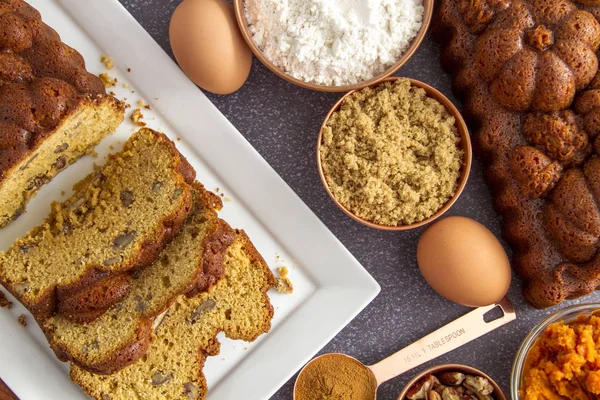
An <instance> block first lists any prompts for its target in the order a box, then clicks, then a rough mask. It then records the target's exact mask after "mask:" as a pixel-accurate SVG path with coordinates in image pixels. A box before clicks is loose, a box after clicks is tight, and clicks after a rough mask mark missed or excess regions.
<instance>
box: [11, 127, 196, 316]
mask: <svg viewBox="0 0 600 400" xmlns="http://www.w3.org/2000/svg"><path fill="white" fill-rule="evenodd" d="M194 177H195V172H194V170H193V169H192V167H191V166H190V165H189V163H188V162H187V161H186V160H185V158H184V157H183V156H182V155H181V154H180V153H179V152H178V151H177V149H176V148H175V145H174V144H173V143H172V142H171V141H170V140H169V139H168V138H167V137H166V136H165V135H163V134H159V133H157V132H154V131H152V130H150V129H142V130H140V131H138V132H137V133H135V134H133V135H132V137H131V138H130V139H129V140H128V141H127V142H126V143H125V145H124V148H123V150H122V151H121V152H120V153H117V154H115V155H112V156H111V157H110V158H109V160H108V161H107V163H106V164H105V165H104V166H103V167H101V168H99V169H97V170H96V171H95V172H93V173H92V174H90V175H89V176H88V177H87V178H85V179H84V180H83V181H82V182H80V183H78V184H77V185H75V187H74V189H75V193H74V194H73V195H72V196H71V197H70V198H69V199H67V200H66V201H65V202H63V203H54V204H53V205H52V211H51V213H50V216H49V217H48V218H46V220H45V221H44V222H43V223H42V225H41V226H39V227H37V228H34V229H33V230H32V231H30V232H29V233H28V234H27V235H26V236H25V237H23V238H21V239H19V240H18V241H17V242H16V243H15V244H14V245H13V246H11V248H10V249H9V250H8V251H7V252H6V253H1V254H0V283H1V284H2V285H3V286H4V287H5V288H6V289H8V290H9V291H10V292H11V293H12V294H13V295H14V296H15V297H17V298H18V299H19V300H20V301H21V302H22V303H23V304H24V305H25V306H26V307H27V308H28V309H29V310H30V311H31V312H32V313H33V315H34V316H35V317H36V319H38V320H44V319H45V318H47V317H49V316H51V315H53V314H54V313H56V312H59V313H61V314H63V315H64V316H66V317H68V318H71V319H72V320H75V321H77V322H89V321H91V320H93V319H95V318H97V317H99V316H100V315H102V314H103V313H104V312H105V311H106V310H107V309H108V307H110V306H111V305H112V304H114V303H116V302H117V301H119V300H121V299H122V298H123V297H124V296H125V295H126V294H127V293H128V291H129V288H130V286H131V277H130V273H131V272H133V271H135V270H139V269H142V268H143V267H145V266H147V265H148V264H149V263H151V262H152V261H153V260H154V259H155V258H156V256H157V255H158V253H159V252H160V251H161V250H162V248H163V247H164V246H165V245H166V244H167V243H168V242H169V241H170V240H171V239H172V238H173V236H174V235H175V234H177V233H178V232H179V231H180V229H181V227H182V226H183V224H184V222H185V218H186V217H187V215H188V214H189V212H190V210H191V207H192V188H191V186H190V184H191V183H192V182H193V180H194Z"/></svg>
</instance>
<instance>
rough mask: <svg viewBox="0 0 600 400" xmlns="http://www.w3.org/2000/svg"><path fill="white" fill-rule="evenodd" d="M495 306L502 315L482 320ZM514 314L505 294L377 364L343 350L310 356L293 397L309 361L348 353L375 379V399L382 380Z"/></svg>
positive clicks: (508, 320)
mask: <svg viewBox="0 0 600 400" xmlns="http://www.w3.org/2000/svg"><path fill="white" fill-rule="evenodd" d="M496 307H499V308H500V310H501V311H502V314H503V315H502V316H501V317H500V318H497V319H495V320H493V321H490V322H485V321H484V315H485V314H486V313H488V312H489V311H491V310H493V309H495V308H496ZM516 317H517V315H516V313H515V310H514V308H513V305H512V304H511V302H510V300H508V299H507V298H506V297H504V298H503V299H502V300H500V301H499V302H498V303H496V304H492V305H489V306H485V307H479V308H476V309H474V310H473V311H470V312H469V313H467V314H465V315H463V316H462V317H460V318H458V319H456V320H454V321H452V322H450V323H449V324H447V325H445V326H443V327H441V328H440V329H438V330H436V331H435V332H433V333H430V334H429V335H427V336H425V337H423V338H422V339H419V340H417V341H416V342H414V343H413V344H411V345H409V346H407V347H405V348H403V349H402V350H400V351H398V352H397V353H395V354H392V355H391V356H389V357H387V358H386V359H384V360H382V361H380V362H378V363H377V364H373V365H364V364H363V363H361V362H360V361H358V360H356V359H355V358H353V357H350V356H348V355H345V354H342V353H329V354H323V355H321V356H319V357H316V358H314V359H312V360H311V361H310V362H309V363H308V364H306V365H305V366H304V368H302V370H301V371H300V374H299V375H298V378H297V379H296V384H295V386H294V400H301V399H299V398H298V397H297V393H298V381H300V379H301V377H302V374H303V373H304V372H305V371H306V369H307V367H308V366H309V365H311V364H312V363H314V362H315V361H316V360H319V359H321V358H322V357H347V358H349V359H351V360H353V361H355V362H356V363H358V364H359V365H360V366H362V367H363V368H364V369H365V370H366V371H367V372H368V373H369V374H370V375H371V376H372V378H374V380H375V382H376V385H374V387H373V399H375V396H376V392H377V387H379V385H381V384H382V383H384V382H386V381H388V380H390V379H392V378H395V377H397V376H398V375H401V374H403V373H404V372H406V371H409V370H411V369H413V368H415V367H417V366H419V365H421V364H424V363H426V362H428V361H431V360H433V359H434V358H437V357H439V356H441V355H443V354H445V353H448V352H449V351H452V350H454V349H456V348H458V347H460V346H462V345H464V344H466V343H468V342H470V341H472V340H474V339H477V338H478V337H481V336H483V335H485V334H486V333H489V332H491V331H493V330H494V329H497V328H499V327H501V326H503V325H506V324H508V323H509V322H511V321H514V320H515V319H516Z"/></svg>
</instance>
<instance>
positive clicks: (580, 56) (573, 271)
mask: <svg viewBox="0 0 600 400" xmlns="http://www.w3.org/2000/svg"><path fill="white" fill-rule="evenodd" d="M500 3H502V7H501V8H502V9H499V8H498V7H497V6H498V4H500ZM464 4H470V5H471V6H473V7H480V8H481V9H482V10H484V9H485V10H488V11H489V10H493V12H490V13H488V14H489V15H488V14H485V13H483V14H477V13H471V14H472V15H476V16H478V17H481V16H482V15H484V14H485V15H487V17H486V18H484V19H485V20H482V19H476V21H471V20H469V18H468V16H465V10H464V9H461V5H464ZM463 8H464V7H463ZM578 9H579V10H578ZM581 9H585V10H586V11H589V12H590V13H591V14H588V13H586V12H584V11H581ZM471 14H470V15H471ZM592 15H594V16H595V18H599V17H600V9H599V8H594V7H583V6H582V5H581V2H574V1H570V0H556V1H554V2H542V1H538V0H511V1H504V0H503V1H502V2H499V0H478V1H469V0H442V2H441V4H440V5H439V8H438V18H437V21H438V24H437V26H436V27H435V32H436V38H437V39H438V40H439V41H441V42H442V43H443V45H444V47H443V51H442V55H441V60H442V64H443V65H444V67H445V68H447V69H449V70H451V71H452V72H453V75H454V86H453V88H454V90H455V92H456V93H457V95H459V96H461V97H462V98H463V100H464V114H465V116H466V117H467V118H468V119H469V120H470V123H471V124H472V126H473V127H474V136H475V138H476V140H475V144H476V145H477V150H478V151H479V153H480V154H481V155H482V156H483V159H484V160H485V162H486V170H485V177H486V180H487V181H488V183H489V184H490V186H491V187H492V188H493V191H494V204H495V207H496V209H497V210H498V211H499V212H500V213H501V214H502V216H503V236H504V237H505V239H506V240H507V241H508V242H509V243H511V245H512V246H513V249H514V256H513V268H514V269H515V271H516V272H517V274H518V275H520V276H521V277H522V278H523V279H524V281H525V285H524V288H523V295H524V297H525V299H526V300H527V301H528V302H529V303H530V304H532V305H533V306H535V307H548V306H551V305H554V304H558V303H560V302H561V301H563V300H564V299H566V298H573V297H577V296H581V295H584V294H587V293H590V292H591V291H593V290H595V289H596V288H597V287H598V285H600V255H599V253H598V249H599V246H598V239H599V232H596V231H595V230H594V227H595V220H596V219H597V218H598V216H600V208H599V206H598V205H599V204H600V203H599V201H600V197H598V194H596V193H595V190H594V185H595V183H594V182H597V181H598V179H599V172H598V170H597V169H596V168H594V165H596V164H595V163H596V161H594V160H595V159H596V158H597V156H596V155H594V154H593V153H592V152H597V151H598V149H595V148H594V147H593V146H592V143H594V140H595V137H596V135H597V134H598V131H597V129H596V128H595V124H594V121H598V120H599V119H597V115H596V114H595V112H596V110H598V107H599V106H600V102H598V101H596V100H595V93H593V89H596V88H597V85H598V82H599V79H600V76H599V75H597V70H598V60H597V57H596V56H595V55H594V54H593V53H594V51H596V50H597V49H598V44H599V43H600V24H599V23H598V21H597V20H596V19H595V18H594V17H592ZM517 32H520V33H523V32H524V34H523V35H520V34H519V35H520V36H519V35H516V33H517ZM511 43H517V44H518V46H516V47H511V46H512V44H511ZM509 55H510V57H509ZM527 57H530V58H531V59H532V60H535V65H534V67H535V68H534V69H533V70H532V69H531V68H530V66H531V65H530V64H529V61H527ZM519 60H521V61H519ZM561 63H562V65H559V64H561ZM486 68H487V71H483V70H484V69H486ZM507 71H508V72H511V73H510V74H508V72H507ZM532 71H533V72H532ZM530 72H532V73H533V75H531V76H530ZM503 73H504V75H503ZM507 74H508V75H510V76H508V75H507ZM555 75H557V76H555ZM510 79H513V81H514V82H512V83H511V84H510V85H508V86H511V85H512V87H513V88H520V89H521V90H522V92H521V93H518V92H517V91H514V92H512V93H508V92H505V93H500V94H499V93H497V92H496V91H495V89H498V88H500V87H501V86H502V85H507V84H508V83H507V82H508V81H509V80H510ZM508 86H507V87H508ZM586 86H587V89H589V90H587V89H586ZM582 90H583V91H582ZM578 91H579V92H578ZM503 96H504V97H503ZM573 100H575V101H574V103H572V102H573ZM511 102H512V103H511ZM565 107H567V108H568V107H571V109H570V110H569V109H567V110H562V109H563V108H565ZM571 110H572V111H571ZM573 111H574V112H573ZM591 153H592V154H591ZM592 170H594V171H593V172H592ZM574 171H578V172H574ZM581 171H588V173H587V174H582V173H580V172H581ZM575 178H577V179H575ZM578 200H581V201H578ZM584 200H585V201H584ZM582 216H585V217H584V218H583V220H582V219H581V217H582ZM586 218H587V219H586ZM586 221H587V222H586Z"/></svg>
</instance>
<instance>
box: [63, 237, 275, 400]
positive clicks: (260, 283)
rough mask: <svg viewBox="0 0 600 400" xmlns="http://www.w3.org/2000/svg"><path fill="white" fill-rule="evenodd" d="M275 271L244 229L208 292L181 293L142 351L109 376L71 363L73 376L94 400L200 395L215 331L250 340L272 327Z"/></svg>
mask: <svg viewBox="0 0 600 400" xmlns="http://www.w3.org/2000/svg"><path fill="white" fill-rule="evenodd" d="M273 283H274V278H273V274H272V273H271V271H270V270H269V268H268V266H267V264H266V263H265V261H264V260H263V259H262V257H261V256H260V254H259V253H258V252H257V251H256V249H255V248H254V246H253V245H252V243H251V242H250V240H249V239H248V237H247V236H246V234H245V233H244V232H243V231H237V234H236V238H235V241H234V242H233V244H232V245H231V246H229V248H228V249H227V254H226V256H225V275H224V276H223V278H222V279H221V280H220V281H219V282H218V283H217V284H216V285H215V286H214V287H213V288H211V289H210V290H209V291H208V292H206V293H202V294H200V295H197V296H194V297H192V298H190V297H187V296H180V297H179V298H178V299H177V300H176V301H175V302H174V303H173V305H172V306H171V307H170V308H169V310H168V311H167V313H166V314H165V315H164V316H163V318H162V319H160V320H157V324H156V326H155V327H154V330H153V332H152V336H153V340H152V343H151V344H150V347H149V348H148V352H147V353H146V355H145V356H144V357H143V358H141V359H140V360H138V361H137V362H136V363H134V364H132V365H130V366H128V367H126V368H124V369H122V370H121V371H119V372H117V373H115V374H112V375H97V374H93V373H90V372H88V371H85V370H83V369H81V368H79V367H77V366H76V365H73V364H72V365H71V379H72V380H73V381H74V382H75V383H77V384H79V385H80V386H81V387H82V388H83V390H84V391H85V392H86V393H88V394H89V395H91V396H92V397H94V398H96V399H98V400H120V399H164V400H171V399H182V400H193V399H204V398H205V397H206V394H207V385H206V379H205V378H204V374H203V373H202V368H203V365H204V361H205V359H206V357H207V356H214V355H217V354H218V353H219V347H220V344H219V341H218V340H217V338H216V335H217V334H218V333H219V332H224V333H225V335H226V336H227V337H229V338H231V339H239V340H245V341H253V340H255V339H256V338H257V337H258V336H259V335H261V334H262V333H265V332H267V331H268V330H269V329H270V327H271V319H272V317H273V307H272V306H271V304H270V301H269V297H268V296H267V294H266V292H267V290H269V289H270V288H271V287H272V286H273Z"/></svg>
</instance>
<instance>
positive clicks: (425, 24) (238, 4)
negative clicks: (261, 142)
mask: <svg viewBox="0 0 600 400" xmlns="http://www.w3.org/2000/svg"><path fill="white" fill-rule="evenodd" d="M244 1H245V0H233V9H234V11H235V18H236V20H237V23H238V26H239V28H240V32H241V33H242V36H243V37H244V40H245V41H246V43H247V44H248V47H250V50H251V51H252V53H254V55H255V56H256V58H258V60H259V61H260V62H261V63H262V64H263V65H264V66H266V67H267V68H268V69H270V70H271V71H272V72H273V73H275V74H276V75H278V76H279V77H280V78H283V79H285V80H286V81H288V82H291V83H293V84H294V85H297V86H300V87H302V88H305V89H310V90H316V91H319V92H347V91H351V90H357V89H362V88H364V87H367V86H371V85H374V84H376V83H379V82H381V81H382V80H384V79H385V78H387V77H388V76H390V75H392V74H394V73H395V72H396V71H398V69H400V68H401V67H402V66H403V65H404V64H406V62H408V60H409V59H410V58H411V57H412V56H413V54H414V53H415V51H417V49H418V48H419V46H420V45H421V42H422V41H423V39H424V38H425V34H427V31H428V30H429V25H430V24H431V17H432V15H433V3H434V0H423V8H424V10H423V20H422V23H421V28H420V29H419V32H417V35H416V36H415V38H414V39H413V41H412V42H411V44H410V46H409V47H408V49H407V50H406V51H405V52H404V53H403V54H402V56H400V58H399V59H398V61H396V63H395V64H393V65H392V66H391V67H389V68H388V69H386V70H385V71H384V72H383V73H381V74H379V75H377V76H375V77H373V78H371V79H369V80H367V81H363V82H359V83H355V84H352V85H344V86H325V85H317V84H315V83H308V82H304V81H302V80H300V79H297V78H294V77H292V76H290V75H288V74H287V73H285V72H283V71H282V70H280V69H279V68H277V67H276V66H275V65H274V64H273V63H272V62H271V61H270V60H268V59H267V58H266V57H265V56H264V55H263V54H262V51H261V50H260V49H259V48H258V46H257V45H256V44H255V43H254V40H252V36H251V34H250V30H249V29H248V22H247V20H246V15H245V13H244V7H243V3H244Z"/></svg>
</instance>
